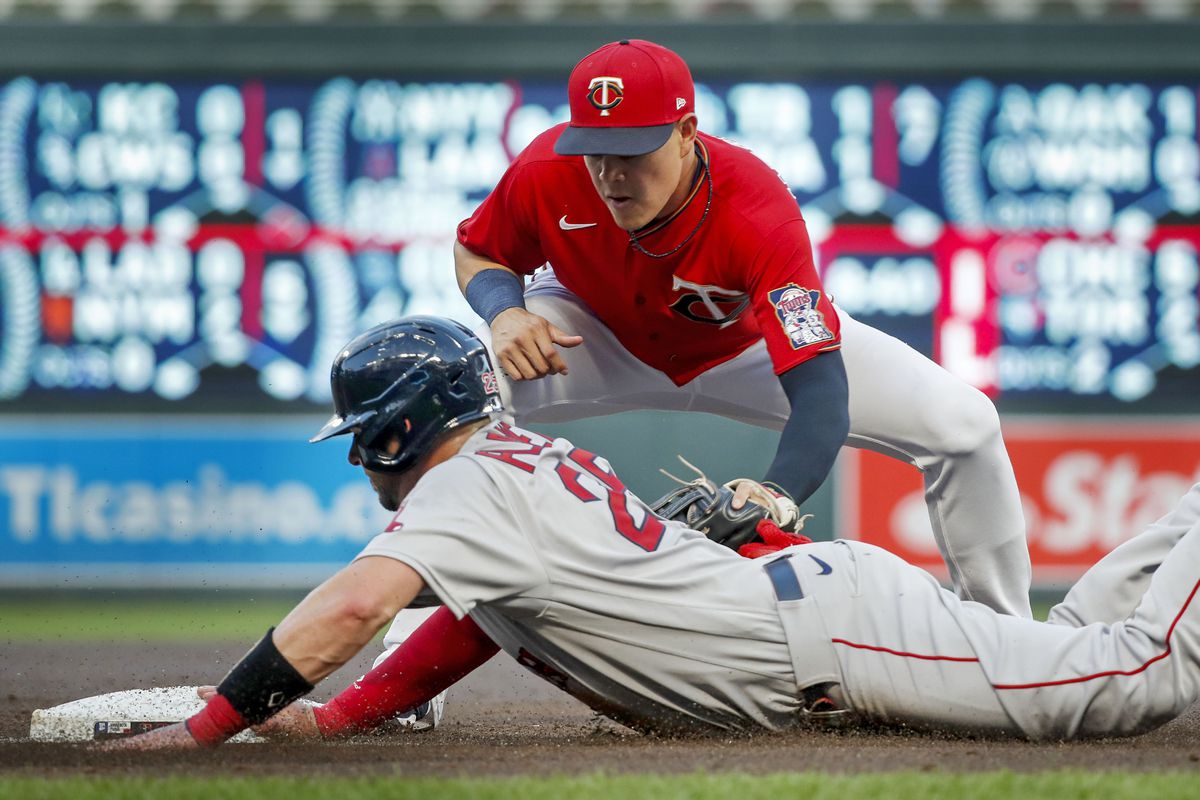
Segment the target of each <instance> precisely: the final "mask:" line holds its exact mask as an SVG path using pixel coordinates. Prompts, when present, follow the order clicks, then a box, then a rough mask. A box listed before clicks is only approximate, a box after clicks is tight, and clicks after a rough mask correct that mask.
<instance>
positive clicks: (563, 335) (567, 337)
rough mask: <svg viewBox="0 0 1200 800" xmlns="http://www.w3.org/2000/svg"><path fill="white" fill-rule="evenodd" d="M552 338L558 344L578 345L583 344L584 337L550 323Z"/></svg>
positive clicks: (564, 345)
mask: <svg viewBox="0 0 1200 800" xmlns="http://www.w3.org/2000/svg"><path fill="white" fill-rule="evenodd" d="M549 329H550V340H551V341H553V342H554V343H555V344H557V345H561V346H563V347H578V346H579V345H581V344H583V337H582V336H579V335H578V334H574V333H567V332H566V331H564V330H563V329H562V328H559V327H558V326H557V325H550V326H549Z"/></svg>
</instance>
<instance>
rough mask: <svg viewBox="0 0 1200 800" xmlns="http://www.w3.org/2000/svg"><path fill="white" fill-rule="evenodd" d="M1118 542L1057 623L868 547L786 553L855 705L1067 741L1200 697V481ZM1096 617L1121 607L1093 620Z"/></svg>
mask: <svg viewBox="0 0 1200 800" xmlns="http://www.w3.org/2000/svg"><path fill="white" fill-rule="evenodd" d="M1122 548H1127V552H1126V553H1120V552H1119V551H1120V550H1121V548H1118V551H1114V553H1113V556H1110V558H1106V559H1104V560H1102V561H1101V562H1099V563H1098V564H1097V565H1096V567H1094V568H1093V569H1092V570H1091V571H1089V572H1088V573H1086V574H1085V575H1084V576H1083V578H1081V579H1080V581H1079V582H1078V583H1077V584H1076V586H1075V588H1074V589H1073V590H1072V592H1071V593H1070V594H1069V595H1068V597H1067V599H1066V601H1064V603H1063V605H1061V606H1059V607H1057V608H1056V609H1055V612H1054V615H1053V616H1054V622H1053V623H1039V622H1033V621H1031V620H1025V619H1019V618H1015V617H1011V616H1005V615H1001V614H997V613H995V612H994V611H992V610H991V609H989V608H986V607H984V606H982V605H980V604H978V603H972V602H964V601H962V600H960V599H959V598H958V597H956V596H954V595H953V594H952V593H950V592H948V591H946V590H944V589H942V588H941V587H939V586H938V585H937V583H936V581H935V580H934V579H933V578H932V576H930V575H929V574H928V573H926V572H924V571H922V570H920V569H917V568H916V567H913V566H911V565H909V564H907V563H905V562H903V561H902V560H900V559H899V558H897V557H896V556H894V555H892V554H890V553H888V552H886V551H884V550H881V549H879V548H877V547H873V546H871V545H865V544H862V543H859V542H827V543H819V544H813V545H805V546H801V547H797V548H792V549H790V550H789V551H786V552H790V553H791V558H790V562H791V564H792V565H793V568H794V569H795V571H796V574H797V577H798V579H799V581H800V585H801V588H802V590H803V591H804V592H805V593H806V595H807V596H810V597H812V598H813V599H814V600H815V602H816V605H817V607H818V608H819V611H820V615H821V618H822V620H823V622H824V625H825V629H826V631H827V632H828V635H829V637H830V640H831V642H832V643H833V646H834V650H835V652H836V657H837V660H838V664H839V667H840V672H841V676H840V682H841V694H842V696H843V698H844V700H845V702H846V704H847V705H848V706H849V707H850V709H851V710H852V711H854V712H855V713H857V714H861V715H863V716H865V717H868V718H873V719H878V720H884V721H894V722H903V723H905V724H908V725H915V726H928V727H931V728H937V729H942V730H965V731H971V730H978V731H991V732H995V731H1009V732H1013V733H1018V734H1022V735H1024V736H1028V737H1030V738H1035V739H1057V738H1073V737H1080V736H1105V735H1128V734H1135V733H1142V732H1145V731H1147V730H1150V729H1152V728H1155V727H1157V726H1159V725H1161V724H1163V723H1165V722H1167V721H1169V720H1171V719H1173V718H1174V717H1176V716H1178V715H1179V714H1180V713H1182V712H1183V711H1184V710H1186V709H1187V708H1188V706H1190V705H1191V704H1192V703H1193V702H1194V701H1195V700H1196V698H1197V695H1198V694H1200V600H1198V599H1197V598H1196V594H1197V592H1198V590H1200V484H1197V485H1196V486H1194V487H1192V489H1191V491H1190V492H1189V493H1188V494H1187V496H1185V497H1184V499H1183V501H1182V502H1181V503H1180V505H1179V507H1177V508H1176V509H1175V511H1173V512H1172V513H1171V514H1168V515H1167V516H1166V517H1164V518H1163V520H1160V521H1159V522H1158V523H1155V525H1152V526H1151V527H1150V528H1149V529H1147V531H1146V532H1144V533H1143V534H1142V535H1141V536H1138V537H1136V538H1134V539H1132V540H1130V541H1129V542H1128V543H1127V544H1126V545H1123V546H1122ZM1132 553H1140V554H1142V555H1143V556H1146V555H1149V554H1151V553H1154V554H1155V558H1156V559H1157V560H1156V561H1154V562H1153V564H1147V563H1145V562H1144V561H1142V560H1140V559H1133V558H1128V557H1126V556H1128V555H1130V554H1132ZM1160 556H1161V558H1159V557H1160ZM1121 565H1123V566H1121ZM1143 566H1146V567H1149V566H1153V567H1155V568H1153V569H1143V568H1142V567H1143ZM1139 589H1140V590H1141V594H1140V595H1138V596H1137V597H1134V594H1135V593H1136V592H1137V591H1138V590H1139ZM1105 596H1107V597H1111V598H1113V602H1111V603H1105V602H1104V601H1102V600H1100V598H1102V597H1105ZM1106 605H1107V606H1110V608H1109V609H1108V610H1107V611H1102V607H1103V606H1106ZM1119 609H1120V610H1119ZM1098 613H1117V614H1118V616H1109V617H1106V618H1105V619H1104V620H1103V621H1100V620H1095V619H1085V618H1084V617H1088V616H1091V615H1093V614H1098Z"/></svg>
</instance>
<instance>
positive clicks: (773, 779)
mask: <svg viewBox="0 0 1200 800" xmlns="http://www.w3.org/2000/svg"><path fill="white" fill-rule="evenodd" d="M1195 796H1196V775H1195V774H1194V773H1186V772H1175V773H1128V772H1116V773H1096V772H1082V771H1072V772H1046V773H1032V774H1014V773H1011V772H981V773H973V774H959V775H954V774H937V773H911V772H910V773H886V774H878V775H856V776H846V775H824V774H814V773H797V774H778V775H754V776H751V775H707V774H692V775H681V776H658V775H622V776H615V777H613V776H603V775H592V776H582V777H571V778H503V779H480V778H472V779H432V778H406V777H404V776H402V775H396V776H392V777H377V778H344V779H339V778H258V779H254V778H221V779H204V778H184V777H180V778H65V779H45V778H4V779H0V797H12V798H22V800H59V799H60V798H61V799H62V800H68V799H69V800H92V799H93V798H94V799H95V800H125V799H126V798H164V797H169V798H172V800H192V799H193V798H194V800H242V798H246V799H247V800H249V798H255V800H258V799H259V798H261V799H262V800H274V798H279V800H295V798H297V797H331V798H333V797H335V798H337V799H338V800H360V798H361V799H362V800H366V798H380V797H386V798H414V800H428V799H429V798H438V800H458V798H470V799H471V800H492V799H493V798H495V800H508V798H516V797H519V798H522V800H569V799H570V798H612V797H619V798H629V800H642V799H643V798H644V800H685V799H686V800H708V798H713V800H717V799H718V798H728V797H736V798H738V800H755V799H756V798H764V800H768V799H769V800H779V798H803V799H804V800H859V798H862V800H868V799H870V800H874V799H875V798H888V800H906V799H907V798H912V799H913V800H940V798H945V800H963V798H971V800H995V799H997V798H1029V797H1037V798H1063V799H1064V800H1073V799H1074V798H1078V799H1079V800H1098V799H1099V798H1144V797H1153V798H1155V800H1172V798H1193V797H1195Z"/></svg>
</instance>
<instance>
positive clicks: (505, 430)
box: [476, 422, 551, 472]
mask: <svg viewBox="0 0 1200 800" xmlns="http://www.w3.org/2000/svg"><path fill="white" fill-rule="evenodd" d="M486 438H487V440H488V441H489V442H506V443H510V444H524V445H529V447H528V448H527V449H525V450H477V451H476V453H477V454H478V455H481V456H487V457H488V458H494V459H496V460H497V461H500V462H502V463H504V464H508V465H509V466H510V467H516V468H517V469H519V470H523V471H525V472H533V470H534V459H536V458H537V457H538V456H539V455H541V454H542V451H543V450H545V449H546V448H547V447H549V446H550V445H551V441H550V440H549V439H546V438H544V437H542V436H537V435H536V434H530V435H528V436H526V435H525V434H523V433H520V432H518V431H517V430H516V429H515V428H513V426H511V425H509V424H508V423H507V422H501V423H500V424H498V425H497V426H496V428H495V429H494V430H491V431H488V435H487V437H486ZM522 459H530V460H529V461H524V460H522Z"/></svg>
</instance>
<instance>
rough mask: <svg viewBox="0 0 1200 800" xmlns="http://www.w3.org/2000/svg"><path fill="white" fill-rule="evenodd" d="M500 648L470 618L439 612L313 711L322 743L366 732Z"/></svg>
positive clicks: (444, 687)
mask: <svg viewBox="0 0 1200 800" xmlns="http://www.w3.org/2000/svg"><path fill="white" fill-rule="evenodd" d="M499 651H500V648H499V647H497V646H496V644H495V643H494V642H492V640H491V639H489V638H488V637H487V634H485V633H484V632H483V631H482V630H480V629H479V626H478V625H476V624H475V623H474V622H473V621H472V620H471V618H470V617H463V618H462V619H461V620H460V619H456V618H455V616H454V614H453V613H452V612H451V611H450V609H448V608H446V607H445V606H443V607H442V608H439V609H438V610H437V611H436V612H434V614H433V615H432V616H431V617H430V618H429V619H427V620H425V622H424V624H422V625H421V627H419V628H417V629H416V630H415V631H413V634H412V636H409V637H408V639H406V640H405V641H404V642H403V644H401V645H400V646H399V647H397V648H396V649H395V650H393V651H392V654H391V655H390V656H388V657H387V658H386V659H385V660H384V661H383V662H381V663H380V664H379V666H377V667H375V668H374V669H372V670H371V671H370V672H368V673H367V674H366V675H364V676H362V677H361V678H359V679H358V680H357V681H355V682H354V683H352V684H350V685H349V686H347V687H346V688H345V689H343V690H342V693H341V694H339V695H338V696H337V697H335V698H333V699H332V700H330V701H329V702H328V703H326V704H325V705H323V706H318V707H316V708H314V709H313V713H314V715H315V716H316V720H317V727H318V728H320V730H321V735H322V736H325V737H326V738H332V737H335V736H349V735H352V734H355V733H361V732H364V731H369V730H371V729H373V728H376V727H378V726H379V725H381V724H382V723H384V722H386V721H387V720H389V719H391V718H392V717H394V716H395V715H396V714H398V713H400V712H401V711H406V710H408V709H410V708H413V707H414V706H418V705H420V704H421V703H424V702H425V701H426V700H428V699H430V698H431V697H433V696H434V695H436V694H437V693H438V692H440V691H442V690H443V689H446V688H448V687H449V686H451V685H453V684H454V683H456V682H457V681H458V680H459V679H461V678H462V677H463V676H464V675H467V674H468V673H470V672H471V671H472V670H474V669H475V668H476V667H478V666H480V665H481V664H483V662H485V661H487V660H488V659H489V658H491V657H492V656H494V655H496V653H497V652H499Z"/></svg>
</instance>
